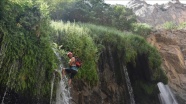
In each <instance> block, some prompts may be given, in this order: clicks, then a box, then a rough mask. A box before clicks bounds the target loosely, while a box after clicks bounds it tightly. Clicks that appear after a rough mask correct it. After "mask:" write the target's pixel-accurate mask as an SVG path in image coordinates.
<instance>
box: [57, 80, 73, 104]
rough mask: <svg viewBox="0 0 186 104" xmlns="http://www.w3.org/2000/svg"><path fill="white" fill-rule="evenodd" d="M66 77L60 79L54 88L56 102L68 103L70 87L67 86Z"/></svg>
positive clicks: (60, 103)
mask: <svg viewBox="0 0 186 104" xmlns="http://www.w3.org/2000/svg"><path fill="white" fill-rule="evenodd" d="M67 84H68V79H67V78H66V77H64V78H63V79H61V81H60V82H59V84H58V86H57V90H56V104H70V100H71V97H70V88H68V87H67Z"/></svg>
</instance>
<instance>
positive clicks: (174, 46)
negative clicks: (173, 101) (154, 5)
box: [147, 30, 186, 104]
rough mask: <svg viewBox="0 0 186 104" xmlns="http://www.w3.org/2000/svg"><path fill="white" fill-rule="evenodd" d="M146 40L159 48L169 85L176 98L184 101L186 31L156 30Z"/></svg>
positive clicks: (185, 90)
mask: <svg viewBox="0 0 186 104" xmlns="http://www.w3.org/2000/svg"><path fill="white" fill-rule="evenodd" d="M147 40H148V42H149V43H151V44H152V45H154V46H155V47H156V48H157V49H158V50H159V52H160V54H161V56H162V59H163V64H162V67H163V68H164V71H165V73H166V75H167V76H168V79H169V85H170V87H171V88H172V89H173V91H174V92H175V94H176V95H178V96H179V97H178V100H180V101H181V99H182V100H183V101H184V100H185V101H186V31H184V30H175V31H165V30H162V31H160V30H158V31H156V32H153V33H152V34H151V35H150V36H149V37H148V38H147ZM180 104H181V103H180Z"/></svg>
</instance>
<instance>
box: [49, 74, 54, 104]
mask: <svg viewBox="0 0 186 104" xmlns="http://www.w3.org/2000/svg"><path fill="white" fill-rule="evenodd" d="M54 80H55V73H53V78H52V82H51V94H50V104H52V95H53V89H54Z"/></svg>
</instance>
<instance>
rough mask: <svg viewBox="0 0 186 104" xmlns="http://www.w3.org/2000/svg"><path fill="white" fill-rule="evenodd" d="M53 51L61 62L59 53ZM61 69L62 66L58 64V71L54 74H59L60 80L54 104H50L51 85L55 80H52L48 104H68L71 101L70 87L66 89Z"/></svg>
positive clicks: (66, 85)
mask: <svg viewBox="0 0 186 104" xmlns="http://www.w3.org/2000/svg"><path fill="white" fill-rule="evenodd" d="M53 50H54V53H55V54H56V56H57V58H58V60H59V61H60V62H61V58H60V55H59V53H57V52H56V50H55V49H53ZM61 63H62V62H61ZM62 68H63V64H60V65H59V67H58V69H57V70H56V72H57V73H59V75H60V78H61V79H60V81H59V83H58V84H57V89H56V101H55V102H54V103H52V94H53V85H54V80H55V78H53V80H52V83H51V98H50V104H70V100H71V96H70V87H68V79H67V77H66V76H65V77H64V78H62V74H61V69H62ZM55 74H56V73H54V76H53V77H55Z"/></svg>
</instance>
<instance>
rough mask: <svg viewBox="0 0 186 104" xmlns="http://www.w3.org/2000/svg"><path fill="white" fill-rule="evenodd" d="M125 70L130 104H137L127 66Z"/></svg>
mask: <svg viewBox="0 0 186 104" xmlns="http://www.w3.org/2000/svg"><path fill="white" fill-rule="evenodd" d="M123 69H124V73H125V79H126V83H127V88H128V91H129V96H130V104H135V100H134V94H133V89H132V85H131V83H130V78H129V75H128V72H127V68H126V66H123Z"/></svg>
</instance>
